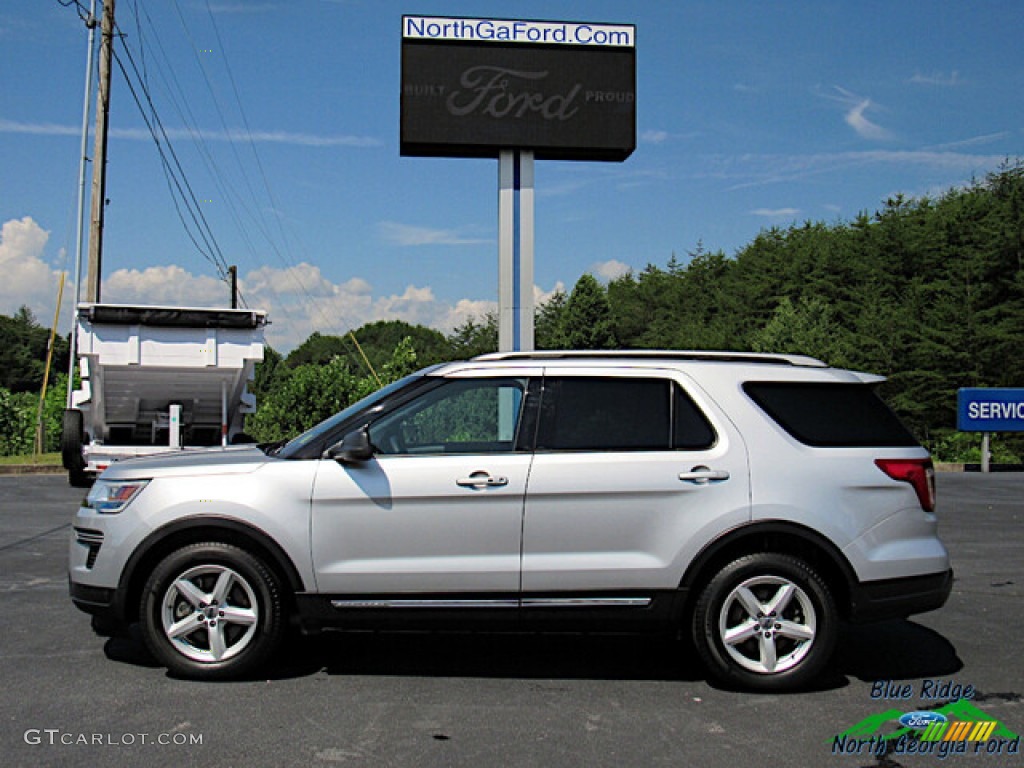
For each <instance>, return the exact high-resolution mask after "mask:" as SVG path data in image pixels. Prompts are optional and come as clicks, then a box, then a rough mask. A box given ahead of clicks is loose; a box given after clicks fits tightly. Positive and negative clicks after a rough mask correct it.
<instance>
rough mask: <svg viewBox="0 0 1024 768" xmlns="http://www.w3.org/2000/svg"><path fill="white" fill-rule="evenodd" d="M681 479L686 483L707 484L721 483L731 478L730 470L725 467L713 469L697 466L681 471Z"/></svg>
mask: <svg viewBox="0 0 1024 768" xmlns="http://www.w3.org/2000/svg"><path fill="white" fill-rule="evenodd" d="M679 479H680V480H682V481H683V482H684V483H693V484H694V485H707V484H708V483H720V482H722V481H723V480H728V479H729V472H728V471H727V470H724V469H711V468H710V467H705V466H697V467H694V468H693V469H691V470H690V471H689V472H681V473H680V474H679Z"/></svg>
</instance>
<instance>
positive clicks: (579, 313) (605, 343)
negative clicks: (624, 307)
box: [562, 273, 618, 349]
mask: <svg viewBox="0 0 1024 768" xmlns="http://www.w3.org/2000/svg"><path fill="white" fill-rule="evenodd" d="M562 327H563V333H564V339H565V345H566V347H567V348H568V349H615V348H616V347H617V346H618V341H617V340H616V338H615V329H614V327H613V325H612V309H611V305H610V304H609V303H608V296H607V294H606V293H605V289H604V288H602V287H601V284H600V283H599V282H597V278H596V277H594V276H593V275H591V274H589V273H587V274H584V275H583V276H582V277H580V279H579V280H577V281H576V285H575V286H574V287H573V289H572V293H571V294H569V298H568V300H567V301H566V303H565V321H564V323H563V326H562Z"/></svg>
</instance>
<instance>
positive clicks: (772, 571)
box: [693, 552, 838, 690]
mask: <svg viewBox="0 0 1024 768" xmlns="http://www.w3.org/2000/svg"><path fill="white" fill-rule="evenodd" d="M837 620H838V619H837V614H836V608H835V601H834V600H833V598H832V595H831V593H830V592H829V590H828V587H827V586H826V584H825V582H824V581H823V580H822V578H821V577H820V576H819V575H818V574H817V573H816V572H815V571H814V570H813V569H812V568H811V567H810V566H809V565H807V563H805V562H803V561H802V560H799V559H797V558H795V557H791V556H789V555H781V554H776V553H771V552H763V553H758V554H754V555H747V556H744V557H741V558H739V559H737V560H734V561H733V562H731V563H729V564H728V565H726V566H725V567H724V568H722V569H721V570H720V571H718V573H716V574H715V575H714V576H713V577H712V578H711V580H710V581H708V582H707V584H706V586H705V587H704V589H703V591H702V592H701V593H700V596H699V598H698V600H697V604H696V608H695V609H694V614H693V638H694V642H695V644H696V646H697V650H698V651H699V653H700V655H701V658H702V660H703V661H704V663H705V665H706V666H707V667H708V671H709V672H710V673H711V675H712V677H714V678H715V679H717V680H719V681H720V682H722V683H725V684H727V685H730V686H738V687H743V688H748V689H755V690H782V689H792V688H796V687H800V686H802V685H805V684H806V683H807V682H809V681H810V680H811V679H812V678H814V677H815V676H816V675H817V674H818V673H819V672H820V671H821V669H822V668H823V667H824V665H825V664H827V663H828V660H829V657H830V656H831V655H832V651H833V648H834V647H835V642H836V622H837Z"/></svg>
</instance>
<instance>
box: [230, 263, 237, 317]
mask: <svg viewBox="0 0 1024 768" xmlns="http://www.w3.org/2000/svg"><path fill="white" fill-rule="evenodd" d="M228 274H229V275H230V276H231V308H232V309H238V267H236V266H235V265H234V264H232V265H231V266H230V267H228Z"/></svg>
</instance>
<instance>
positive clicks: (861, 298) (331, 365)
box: [0, 161, 1024, 461]
mask: <svg viewBox="0 0 1024 768" xmlns="http://www.w3.org/2000/svg"><path fill="white" fill-rule="evenodd" d="M3 320H8V319H7V318H3ZM24 321H25V318H24V317H22V320H21V323H22V326H24V325H25V322H24ZM535 327H536V346H537V348H538V349H695V350H703V349H719V350H740V351H759V352H780V353H795V354H805V355H810V356H812V357H818V358H820V359H822V360H825V361H826V362H828V363H830V364H831V365H834V366H838V367H846V368H853V369H857V370H863V371H869V372H872V373H878V374H881V375H883V376H886V377H887V381H886V382H885V384H884V385H883V387H882V394H883V396H884V397H885V398H886V399H887V401H888V402H889V403H890V405H892V407H893V408H894V410H896V412H897V413H898V414H899V415H900V416H901V417H902V418H903V419H904V421H906V422H907V424H908V425H909V426H910V427H911V428H912V429H913V430H914V432H915V433H916V434H917V435H918V437H919V438H920V439H921V440H922V441H924V442H925V443H926V444H927V445H928V446H929V447H930V448H931V449H932V450H933V451H934V452H935V453H936V454H937V456H939V458H944V459H947V460H965V459H967V460H974V459H975V458H976V455H977V452H978V449H977V447H976V445H975V444H976V443H978V442H979V441H977V440H976V439H975V438H974V437H973V436H969V435H961V434H959V433H957V432H956V392H957V390H958V389H959V388H960V387H1009V386H1024V357H1022V356H1021V355H1020V354H1019V351H1020V348H1021V346H1022V344H1024V165H1022V164H1021V162H1019V161H1018V162H1015V163H1009V162H1008V163H1006V164H1004V166H1003V167H1001V168H1000V169H998V170H997V171H995V172H993V173H990V174H988V175H986V176H985V177H984V178H983V179H976V180H974V181H972V182H971V183H970V184H968V185H966V186H964V187H959V188H954V189H950V190H948V191H947V192H946V193H944V194H942V195H941V196H938V197H919V198H909V197H905V196H903V195H895V196H893V197H892V198H889V199H887V200H885V201H884V203H883V204H882V205H881V207H880V208H879V209H878V210H877V211H875V212H873V213H869V212H867V211H865V212H862V213H860V214H859V215H858V216H856V217H855V218H854V219H853V220H852V221H837V222H833V223H827V222H821V221H806V222H803V223H799V224H794V225H792V226H789V227H786V228H782V227H773V228H770V229H765V230H763V231H762V232H760V233H759V234H758V235H757V236H756V237H755V238H754V239H753V240H752V241H751V242H750V243H749V244H747V245H746V246H744V247H743V248H741V249H740V250H739V251H737V253H736V254H735V255H733V256H727V255H726V254H725V253H723V252H722V251H709V250H706V249H705V248H704V246H703V244H700V243H698V244H697V246H696V247H695V248H694V249H693V250H692V251H690V252H688V253H687V254H686V256H685V258H683V259H679V258H678V257H677V256H676V255H675V254H672V255H671V257H670V258H669V259H668V261H667V263H665V264H664V265H663V266H659V265H655V264H653V263H652V264H648V265H647V266H646V267H645V268H644V269H642V270H640V271H638V272H629V273H627V274H625V275H623V276H621V277H619V278H616V279H614V280H612V281H610V282H609V283H608V284H607V285H603V284H602V283H601V282H599V281H598V280H597V279H596V278H595V277H593V276H592V275H590V274H584V275H582V276H581V277H580V278H579V280H578V281H577V282H576V284H575V285H574V287H573V288H572V290H571V291H570V292H568V293H556V294H555V295H554V296H553V297H552V298H551V299H550V300H549V301H547V302H546V303H545V304H543V305H542V306H540V307H538V309H537V313H536V318H535ZM9 328H11V326H10V325H9V324H8V323H0V350H6V349H8V348H9V345H8V343H6V342H7V340H8V337H9V333H10V331H9ZM41 330H43V331H44V332H45V329H41ZM19 332H24V328H22V331H19ZM29 335H31V334H29ZM354 336H355V338H356V339H358V344H357V343H356V342H355V341H353V339H352V338H351V336H344V337H339V336H330V335H322V334H319V333H314V334H312V335H311V336H310V337H309V338H308V339H306V341H305V342H303V343H302V344H301V345H300V346H299V347H297V348H296V349H294V350H292V351H291V352H290V353H289V354H288V355H287V356H283V355H281V354H279V353H277V352H276V351H274V350H273V349H270V348H269V347H268V348H267V350H266V356H265V360H264V362H263V363H261V364H260V365H258V366H257V373H256V381H255V382H254V384H253V387H252V388H253V390H254V391H255V393H256V395H257V402H258V411H257V413H256V414H255V416H254V417H250V420H249V422H248V424H247V429H248V431H250V432H251V433H252V434H253V436H254V437H256V438H257V439H260V440H275V439H279V438H282V437H287V436H289V435H294V434H296V433H297V432H298V431H301V430H302V429H305V428H308V427H309V426H312V425H313V424H314V423H316V422H317V421H319V420H320V419H322V418H326V417H327V416H329V415H330V414H331V413H333V412H335V411H337V410H338V409H339V408H341V407H344V406H345V405H347V404H349V403H350V402H352V401H353V400H354V399H356V398H357V397H359V396H361V395H362V394H365V393H367V392H370V391H373V389H375V388H377V387H379V386H380V385H381V384H384V383H387V381H389V380H392V379H394V378H397V377H398V376H401V375H404V374H405V373H408V372H410V371H412V370H415V369H416V368H419V367H422V366H425V365H429V364H431V363H434V362H440V361H443V360H449V359H460V358H466V357H470V356H472V355H475V354H481V353H483V352H489V351H494V350H495V349H496V348H497V319H496V318H495V317H494V316H489V317H486V318H482V319H479V320H470V321H468V322H466V323H465V324H463V325H462V326H460V327H458V328H456V329H455V330H454V331H453V332H452V333H450V334H447V335H446V334H442V333H440V332H438V331H436V330H433V329H429V328H425V327H423V326H414V325H409V324H407V323H403V322H401V321H383V322H376V323H371V324H368V325H365V326H363V327H362V328H360V329H358V330H356V331H355V332H354ZM18 354H22V353H18ZM65 354H66V353H65ZM7 359H8V358H5V362H6V360H7ZM11 359H12V360H13V358H11ZM39 359H40V358H39V355H38V345H37V346H36V347H33V351H32V353H31V354H28V355H27V356H25V355H24V354H22V357H20V358H18V359H17V360H13V362H12V363H10V364H9V365H8V366H5V368H6V370H3V371H0V374H4V375H5V376H9V377H11V378H0V452H3V451H4V450H6V447H8V446H10V445H11V444H12V442H11V440H10V437H9V435H8V433H7V432H6V430H8V429H10V426H9V421H10V420H8V421H7V422H5V421H4V418H5V417H4V413H5V410H4V409H5V407H6V406H5V405H4V403H5V400H4V397H5V395H6V397H7V398H8V400H10V398H11V397H12V396H14V395H16V394H17V393H18V392H19V391H21V392H24V391H27V390H26V389H21V390H19V389H18V387H26V385H27V384H31V383H32V382H34V381H38V379H36V378H34V377H36V376H37V374H38V370H37V369H38V366H37V365H36V362H38V360H39ZM65 366H66V358H65ZM58 370H59V369H58ZM33 386H35V388H36V390H37V391H38V384H37V383H36V384H34V385H33ZM30 388H31V387H29V389H30ZM8 410H9V409H8ZM33 418H34V416H33ZM57 439H58V440H59V436H57ZM996 447H997V451H998V452H997V456H996V459H997V460H1004V461H1019V460H1020V457H1021V456H1022V455H1024V440H1022V439H1021V438H1020V437H1019V436H1003V437H1002V439H1000V440H998V441H997V442H996Z"/></svg>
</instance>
